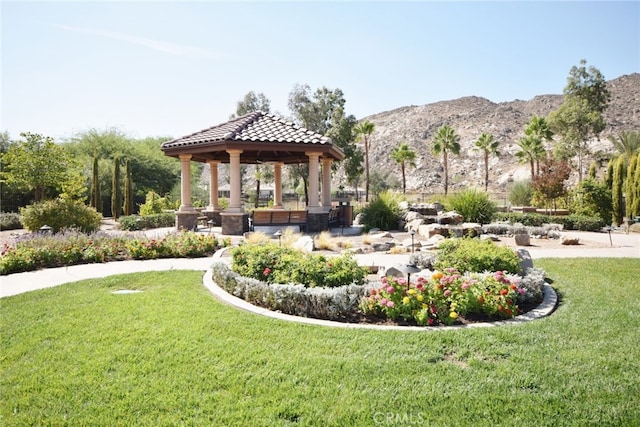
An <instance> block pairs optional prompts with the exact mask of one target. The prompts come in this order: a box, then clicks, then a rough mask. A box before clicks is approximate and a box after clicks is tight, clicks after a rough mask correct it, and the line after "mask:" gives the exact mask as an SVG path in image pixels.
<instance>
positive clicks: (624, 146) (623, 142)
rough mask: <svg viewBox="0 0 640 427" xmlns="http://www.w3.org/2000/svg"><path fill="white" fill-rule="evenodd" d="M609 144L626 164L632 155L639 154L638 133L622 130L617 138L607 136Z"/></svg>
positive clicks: (639, 139) (639, 140)
mask: <svg viewBox="0 0 640 427" xmlns="http://www.w3.org/2000/svg"><path fill="white" fill-rule="evenodd" d="M609 142H611V144H612V145H613V148H615V150H616V151H617V152H618V154H619V155H621V156H622V157H624V159H625V162H628V161H629V159H631V157H633V155H634V154H636V153H640V132H638V131H632V130H624V131H622V132H620V134H618V136H617V137H614V136H612V135H609Z"/></svg>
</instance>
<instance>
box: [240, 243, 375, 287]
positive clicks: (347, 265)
mask: <svg viewBox="0 0 640 427" xmlns="http://www.w3.org/2000/svg"><path fill="white" fill-rule="evenodd" d="M232 259H233V262H232V269H233V271H235V272H236V273H238V274H240V275H242V276H246V277H251V278H254V279H258V280H262V281H264V282H267V283H283V284H287V283H295V284H302V285H304V286H307V287H316V286H317V287H336V286H342V285H348V284H352V283H355V284H362V283H363V282H364V277H365V275H366V271H365V269H363V268H362V267H360V266H358V264H357V262H356V261H355V260H354V259H353V257H352V255H351V254H350V253H349V252H345V253H343V254H342V255H340V256H332V257H325V256H323V255H314V254H302V253H301V252H299V251H297V250H295V249H293V248H290V247H286V246H280V245H277V244H272V243H267V244H263V245H246V244H245V245H240V246H238V247H236V248H234V249H233V250H232Z"/></svg>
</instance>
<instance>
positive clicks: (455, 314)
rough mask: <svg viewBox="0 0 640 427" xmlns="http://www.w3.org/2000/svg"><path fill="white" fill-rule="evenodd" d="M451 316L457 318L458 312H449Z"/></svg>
mask: <svg viewBox="0 0 640 427" xmlns="http://www.w3.org/2000/svg"><path fill="white" fill-rule="evenodd" d="M449 317H451V318H452V319H457V318H458V313H456V312H455V311H452V312H451V313H449Z"/></svg>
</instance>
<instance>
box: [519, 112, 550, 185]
mask: <svg viewBox="0 0 640 427" xmlns="http://www.w3.org/2000/svg"><path fill="white" fill-rule="evenodd" d="M524 134H525V135H526V136H528V137H531V138H534V139H537V140H539V142H538V143H535V145H541V146H542V150H537V152H536V153H535V154H536V157H535V159H534V160H535V162H536V173H540V160H541V159H543V158H545V156H546V151H547V150H546V147H545V146H544V143H545V142H546V141H551V140H552V139H553V131H552V130H551V128H550V127H549V123H548V122H547V120H546V119H545V118H544V117H539V116H536V115H534V116H533V117H532V118H531V120H529V123H528V124H527V127H526V128H525V129H524Z"/></svg>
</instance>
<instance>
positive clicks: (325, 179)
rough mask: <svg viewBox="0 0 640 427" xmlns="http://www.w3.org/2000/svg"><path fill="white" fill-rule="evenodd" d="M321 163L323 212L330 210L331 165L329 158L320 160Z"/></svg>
mask: <svg viewBox="0 0 640 427" xmlns="http://www.w3.org/2000/svg"><path fill="white" fill-rule="evenodd" d="M320 161H321V162H322V207H323V209H324V210H325V211H329V210H331V163H332V162H333V160H332V159H331V158H329V157H323V158H322V159H320Z"/></svg>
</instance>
